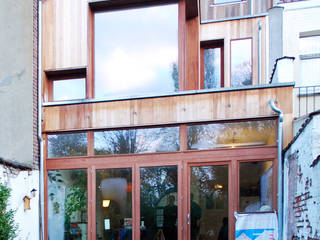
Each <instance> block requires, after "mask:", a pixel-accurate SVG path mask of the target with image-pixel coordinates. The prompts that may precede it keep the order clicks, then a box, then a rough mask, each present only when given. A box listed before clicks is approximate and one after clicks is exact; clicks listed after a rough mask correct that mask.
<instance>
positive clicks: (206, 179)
mask: <svg viewBox="0 0 320 240" xmlns="http://www.w3.org/2000/svg"><path fill="white" fill-rule="evenodd" d="M190 179H191V182H190V191H191V196H190V211H191V215H190V228H191V240H196V239H213V240H215V239H216V240H220V239H223V240H227V239H228V166H201V167H191V176H190Z"/></svg>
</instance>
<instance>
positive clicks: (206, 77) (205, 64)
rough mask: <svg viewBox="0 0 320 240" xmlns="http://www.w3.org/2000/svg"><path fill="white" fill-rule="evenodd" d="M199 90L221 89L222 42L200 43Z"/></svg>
mask: <svg viewBox="0 0 320 240" xmlns="http://www.w3.org/2000/svg"><path fill="white" fill-rule="evenodd" d="M201 72H202V74H201V78H202V79H201V88H204V89H211V88H220V87H223V72H224V71H223V40H219V41H213V42H208V43H206V42H204V43H201Z"/></svg>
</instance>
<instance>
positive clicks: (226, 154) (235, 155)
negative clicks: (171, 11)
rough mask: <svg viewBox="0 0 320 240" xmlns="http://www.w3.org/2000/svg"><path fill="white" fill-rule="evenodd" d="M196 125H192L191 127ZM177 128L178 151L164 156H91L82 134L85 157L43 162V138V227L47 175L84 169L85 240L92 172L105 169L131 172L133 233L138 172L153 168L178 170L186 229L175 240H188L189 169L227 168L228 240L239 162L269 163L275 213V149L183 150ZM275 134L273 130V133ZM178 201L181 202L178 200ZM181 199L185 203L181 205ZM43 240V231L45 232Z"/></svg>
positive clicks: (92, 231)
mask: <svg viewBox="0 0 320 240" xmlns="http://www.w3.org/2000/svg"><path fill="white" fill-rule="evenodd" d="M194 124H196V123H194ZM179 126H180V151H178V152H164V153H145V154H121V155H106V156H93V152H94V149H93V148H94V144H93V130H90V131H85V132H87V133H88V149H87V156H79V157H62V158H50V159H48V158H47V144H48V143H47V135H46V134H44V136H43V138H44V140H45V146H44V156H45V163H44V172H45V177H44V181H45V223H46V224H45V226H48V225H47V223H48V215H47V213H48V207H47V203H48V199H47V184H48V183H47V172H48V171H50V170H66V169H87V194H88V200H87V201H88V202H87V204H88V229H87V232H88V239H89V240H93V239H95V237H96V227H95V224H94V223H95V222H96V219H95V217H96V213H95V211H96V209H95V204H93V203H95V200H96V196H95V194H96V192H95V191H96V190H95V188H96V182H95V170H96V169H108V168H131V169H132V185H133V189H132V197H133V198H132V204H133V206H135V207H133V208H132V219H133V220H134V221H133V222H134V223H133V224H134V225H133V229H139V228H140V222H139V221H138V220H139V219H140V212H139V211H138V210H139V209H140V189H139V187H140V168H141V167H156V166H177V167H178V196H179V200H178V201H179V202H178V219H179V221H178V227H179V229H182V228H187V229H188V230H187V231H179V232H181V233H180V235H179V240H182V239H188V236H189V235H188V234H189V233H190V232H189V231H190V229H189V227H188V226H190V225H187V220H186V217H185V216H186V215H187V213H188V212H190V210H189V209H190V204H189V201H190V198H189V197H190V194H189V192H188V191H189V190H188V189H189V187H188V186H189V185H188V184H189V182H188V181H189V177H190V176H189V175H188V172H189V167H190V166H200V165H228V182H229V190H228V191H229V195H228V202H229V206H228V217H229V239H230V240H231V239H232V238H233V236H234V233H235V219H234V218H233V212H234V211H239V204H240V202H239V201H240V185H239V183H240V179H239V178H240V163H241V162H263V161H272V162H273V173H272V174H273V208H274V209H277V201H276V195H277V194H276V193H277V146H255V147H240V148H229V149H213V150H187V143H186V142H187V138H186V136H187V133H186V131H187V128H186V125H185V124H182V125H179ZM275 131H276V129H275ZM50 134H52V133H50ZM180 197H181V198H180ZM183 199H187V201H184V200H183ZM45 234H46V238H47V236H48V235H47V234H48V232H47V228H46V229H45ZM133 234H134V235H133V238H134V239H139V237H140V235H139V234H140V232H139V231H133Z"/></svg>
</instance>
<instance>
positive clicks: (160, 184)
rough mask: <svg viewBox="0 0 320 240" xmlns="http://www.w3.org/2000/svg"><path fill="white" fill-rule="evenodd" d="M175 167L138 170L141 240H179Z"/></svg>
mask: <svg viewBox="0 0 320 240" xmlns="http://www.w3.org/2000/svg"><path fill="white" fill-rule="evenodd" d="M177 184H178V175H177V166H170V167H145V168H141V169H140V219H141V222H140V229H141V239H142V240H153V239H170V240H176V239H178V232H177V226H178V207H177V206H178V205H177V202H178V195H177V191H178V187H177Z"/></svg>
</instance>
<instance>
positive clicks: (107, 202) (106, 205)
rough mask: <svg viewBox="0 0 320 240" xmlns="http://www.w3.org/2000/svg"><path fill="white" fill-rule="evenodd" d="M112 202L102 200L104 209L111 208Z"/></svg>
mask: <svg viewBox="0 0 320 240" xmlns="http://www.w3.org/2000/svg"><path fill="white" fill-rule="evenodd" d="M109 205H110V200H102V207H109Z"/></svg>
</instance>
